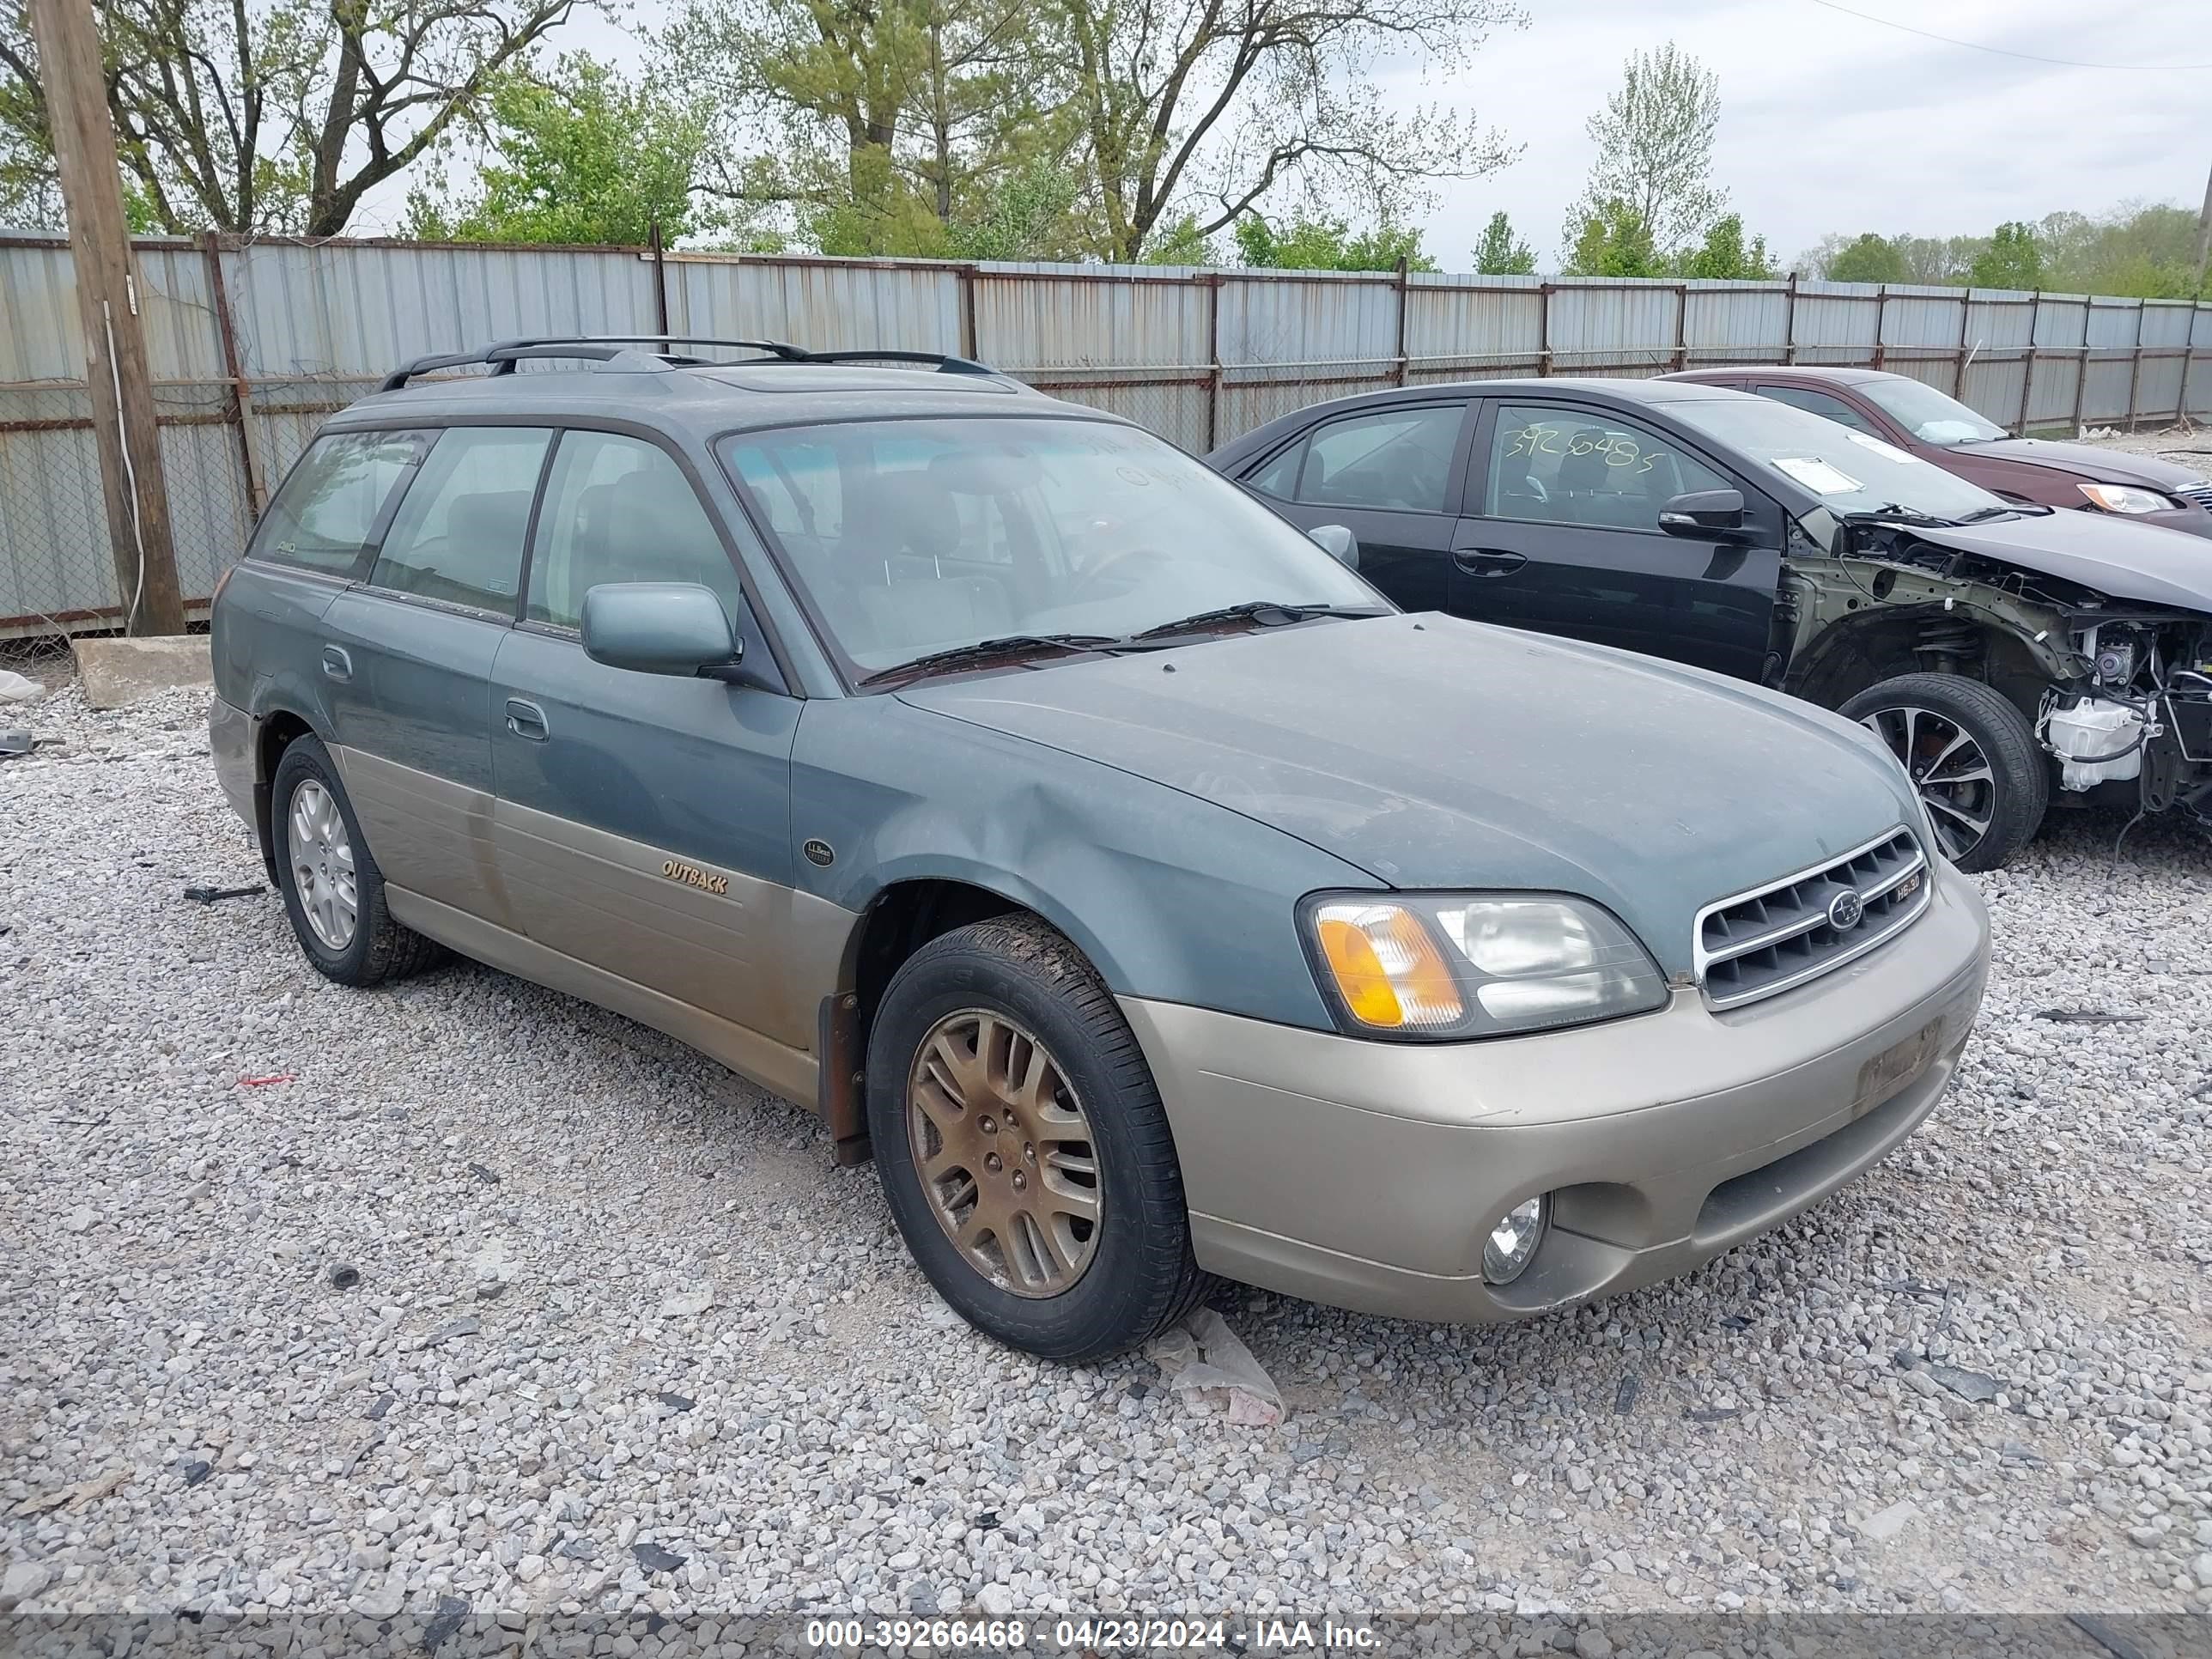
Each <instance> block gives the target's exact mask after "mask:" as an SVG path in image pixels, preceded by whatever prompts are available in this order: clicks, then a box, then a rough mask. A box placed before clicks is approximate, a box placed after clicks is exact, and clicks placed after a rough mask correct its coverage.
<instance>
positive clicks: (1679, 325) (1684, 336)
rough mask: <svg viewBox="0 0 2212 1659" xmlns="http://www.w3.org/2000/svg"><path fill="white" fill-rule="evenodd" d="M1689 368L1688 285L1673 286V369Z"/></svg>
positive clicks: (1676, 284)
mask: <svg viewBox="0 0 2212 1659" xmlns="http://www.w3.org/2000/svg"><path fill="white" fill-rule="evenodd" d="M1689 366H1690V285H1689V284H1688V283H1675V284H1674V367H1675V368H1677V369H1684V368H1688V367H1689Z"/></svg>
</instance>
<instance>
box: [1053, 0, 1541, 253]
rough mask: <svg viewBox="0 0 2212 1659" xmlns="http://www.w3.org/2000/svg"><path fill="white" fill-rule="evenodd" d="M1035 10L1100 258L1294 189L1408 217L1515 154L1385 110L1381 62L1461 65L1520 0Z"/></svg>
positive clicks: (1448, 125) (1148, 2)
mask: <svg viewBox="0 0 2212 1659" xmlns="http://www.w3.org/2000/svg"><path fill="white" fill-rule="evenodd" d="M1037 15H1038V16H1039V17H1040V18H1041V19H1042V25H1041V27H1040V31H1039V33H1040V39H1041V40H1042V42H1043V43H1044V46H1045V52H1044V55H1043V57H1042V58H1041V59H1040V64H1039V68H1040V78H1041V82H1042V84H1044V85H1046V86H1048V87H1049V88H1052V92H1053V95H1054V97H1055V98H1056V99H1058V100H1060V101H1059V103H1058V105H1057V107H1058V108H1060V109H1061V110H1062V111H1064V112H1065V113H1066V116H1067V117H1068V118H1069V120H1070V121H1071V123H1072V125H1073V131H1074V133H1075V135H1076V137H1075V141H1074V146H1073V149H1072V150H1071V157H1072V159H1073V161H1074V163H1075V165H1076V166H1077V167H1078V168H1079V171H1080V172H1081V173H1082V175H1083V179H1084V185H1085V205H1086V207H1087V208H1088V210H1090V211H1091V213H1092V214H1093V215H1094V216H1095V217H1096V220H1097V232H1096V236H1095V240H1094V245H1093V247H1092V252H1094V253H1095V254H1097V256H1098V257H1099V258H1106V259H1120V260H1127V259H1141V258H1146V255H1147V252H1148V250H1149V248H1150V246H1151V244H1152V239H1153V238H1154V236H1155V235H1157V234H1160V233H1161V231H1162V229H1163V228H1164V227H1170V226H1176V225H1179V224H1181V223H1182V222H1183V221H1184V220H1185V219H1186V217H1188V221H1189V228H1190V229H1191V230H1192V231H1193V232H1194V234H1195V235H1196V236H1197V237H1199V238H1201V239H1203V238H1206V237H1211V236H1212V235H1214V234H1217V233H1218V232H1220V231H1222V230H1225V229H1228V228H1230V227H1231V226H1233V225H1236V224H1237V223H1239V222H1241V221H1242V220H1243V219H1244V218H1245V216H1248V215H1249V214H1250V213H1252V212H1253V211H1255V210H1257V209H1258V208H1259V207H1260V206H1261V204H1262V203H1266V202H1273V201H1279V200H1281V199H1282V198H1283V197H1285V196H1286V195H1288V196H1291V197H1294V198H1296V199H1297V201H1298V203H1299V204H1300V207H1301V210H1303V211H1304V212H1306V213H1308V214H1310V215H1315V216H1319V215H1322V214H1323V213H1325V212H1326V211H1327V210H1329V209H1330V208H1331V207H1332V206H1333V205H1334V204H1336V203H1339V202H1340V201H1343V200H1346V199H1351V200H1355V201H1357V202H1358V204H1360V205H1361V206H1362V207H1363V209H1364V210H1368V211H1370V212H1372V213H1373V214H1374V216H1376V218H1377V219H1378V220H1382V221H1385V222H1389V221H1394V220H1399V219H1402V218H1404V217H1405V216H1407V213H1408V212H1409V211H1410V210H1412V209H1413V208H1414V207H1417V206H1419V205H1421V204H1425V201H1426V199H1427V196H1428V192H1429V191H1430V188H1431V185H1432V184H1433V181H1435V180H1436V179H1473V178H1479V177H1480V176H1482V175H1483V174H1485V173H1489V172H1491V171H1492V170H1494V169H1496V168H1498V167H1502V166H1504V164H1505V163H1506V162H1508V161H1510V160H1512V159H1513V156H1514V155H1515V154H1516V151H1515V150H1514V149H1513V148H1512V147H1511V146H1510V145H1508V144H1506V143H1504V141H1503V140H1502V139H1501V138H1500V137H1498V134H1497V133H1496V132H1494V131H1491V130H1489V129H1486V128H1485V127H1482V126H1481V125H1479V124H1478V123H1477V122H1476V121H1475V120H1474V118H1472V117H1462V116H1455V115H1453V114H1451V113H1450V112H1447V111H1444V110H1443V109H1440V108H1438V107H1437V106H1432V105H1431V106H1418V107H1413V108H1404V107H1396V108H1394V107H1390V106H1386V105H1385V103H1384V102H1383V98H1382V95H1381V94H1380V93H1379V92H1378V91H1377V89H1376V87H1375V84H1374V82H1373V78H1372V75H1371V71H1372V70H1373V68H1374V67H1375V65H1376V63H1377V62H1378V61H1379V60H1380V59H1382V58H1384V57H1385V56H1388V57H1390V58H1399V59H1403V58H1409V57H1410V58H1418V59H1420V60H1422V61H1423V62H1424V63H1425V64H1426V65H1427V66H1429V67H1430V68H1431V69H1433V70H1437V71H1438V72H1440V73H1444V74H1455V73H1457V72H1459V71H1460V70H1462V69H1463V68H1464V67H1465V65H1466V64H1467V63H1468V60H1469V58H1471V56H1472V54H1473V52H1474V50H1475V49H1476V48H1477V47H1478V46H1480V44H1481V43H1482V41H1483V40H1485V39H1486V37H1487V35H1488V33H1489V32H1490V31H1491V30H1492V28H1495V27H1499V26H1501V25H1505V24H1517V23H1518V22H1520V21H1522V19H1521V15H1520V13H1519V11H1518V10H1517V9H1516V7H1515V6H1514V5H1513V3H1512V0H1240V3H1237V4H1235V5H1225V4H1223V3H1221V0H1139V3H1129V0H1040V4H1039V6H1038V8H1037Z"/></svg>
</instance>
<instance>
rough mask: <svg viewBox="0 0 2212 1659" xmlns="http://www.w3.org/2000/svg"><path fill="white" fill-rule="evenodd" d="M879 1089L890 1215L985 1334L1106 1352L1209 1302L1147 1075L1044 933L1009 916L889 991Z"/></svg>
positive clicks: (873, 1063) (1123, 1028)
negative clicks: (1203, 1298) (1204, 1296)
mask: <svg viewBox="0 0 2212 1659" xmlns="http://www.w3.org/2000/svg"><path fill="white" fill-rule="evenodd" d="M867 1078H868V1083H867V1094H868V1133H869V1138H870V1139H871V1141H872V1144H873V1146H874V1150H875V1160H876V1168H877V1170H878V1171H879V1172H880V1174H881V1176H882V1178H883V1183H884V1198H885V1200H887V1201H888V1202H889V1204H890V1210H891V1215H892V1218H894V1219H895V1220H896V1222H897V1223H898V1228H899V1231H900V1233H901V1234H902V1236H903V1237H905V1239H906V1243H907V1248H908V1249H909V1250H910V1251H912V1252H913V1254H914V1258H915V1261H916V1262H918V1263H919V1264H920V1265H921V1270H922V1272H923V1273H926V1274H927V1275H928V1277H929V1281H930V1283H931V1284H933V1285H935V1286H936V1287H937V1290H938V1293H939V1295H940V1296H942V1297H944V1298H945V1301H946V1302H947V1303H948V1304H951V1306H952V1308H953V1309H954V1310H956V1311H957V1312H958V1313H959V1314H960V1315H961V1316H962V1317H963V1318H964V1319H966V1320H967V1321H968V1322H969V1324H971V1325H974V1326H975V1328H977V1329H979V1330H981V1331H983V1332H985V1333H987V1334H989V1335H992V1336H994V1337H996V1338H998V1339H999V1340H1000V1341H1001V1342H1004V1343H1006V1344H1008V1345H1009V1346H1012V1347H1017V1348H1021V1349H1024V1350H1026V1351H1027V1352H1030V1353H1033V1354H1036V1355H1038V1356H1040V1357H1041V1358H1047V1359H1059V1360H1084V1359H1097V1358H1104V1357H1106V1356H1107V1355H1109V1354H1114V1353H1119V1352H1121V1351H1122V1350H1124V1349H1126V1348H1130V1347H1133V1346H1136V1345H1137V1344H1138V1343H1140V1342H1142V1341H1144V1340H1146V1338H1148V1337H1150V1336H1152V1334H1155V1333H1156V1332H1158V1331H1159V1330H1160V1329H1162V1328H1164V1327H1165V1326H1167V1325H1170V1324H1171V1323H1173V1322H1175V1321H1176V1320H1177V1319H1179V1318H1181V1317H1182V1316H1183V1315H1184V1314H1185V1313H1187V1312H1188V1311H1189V1310H1190V1309H1191V1308H1192V1307H1193V1306H1194V1305H1195V1304H1196V1303H1197V1301H1198V1299H1199V1297H1200V1296H1201V1295H1202V1294H1203V1293H1204V1292H1205V1290H1206V1285H1207V1284H1208V1282H1209V1281H1208V1279H1207V1278H1206V1275H1205V1274H1204V1273H1200V1271H1199V1269H1198V1266H1197V1264H1196V1262H1195V1261H1193V1260H1192V1257H1191V1249H1190V1220H1189V1216H1188V1213H1187V1212H1186V1211H1185V1209H1184V1206H1183V1194H1182V1169H1181V1167H1180V1166H1179V1165H1178V1164H1176V1153H1175V1143H1174V1140H1173V1139H1172V1138H1171V1137H1170V1133H1169V1132H1168V1121H1167V1114H1166V1112H1165V1110H1164V1109H1163V1108H1162V1107H1161V1105H1160V1097H1159V1091H1158V1090H1157V1089H1156V1088H1155V1087H1154V1086H1153V1084H1152V1073H1151V1070H1150V1068H1148V1067H1147V1066H1146V1064H1145V1057H1144V1054H1143V1053H1142V1051H1141V1050H1140V1049H1139V1048H1138V1047H1137V1040H1136V1038H1135V1037H1134V1036H1132V1035H1131V1033H1130V1030H1129V1027H1128V1024H1127V1021H1125V1020H1124V1019H1123V1018H1121V1010H1120V1009H1118V1008H1116V1007H1115V1006H1114V999H1113V997H1112V996H1111V995H1110V994H1109V993H1108V991H1107V989H1106V987H1105V986H1104V985H1103V983H1102V982H1101V981H1100V980H1099V978H1098V975H1097V973H1096V972H1095V971H1094V970H1093V969H1092V968H1091V964H1090V963H1087V962H1085V960H1084V958H1083V956H1082V953H1081V952H1080V951H1077V950H1076V948H1075V946H1074V945H1072V944H1070V943H1069V942H1068V940H1067V939H1066V938H1064V937H1063V936H1062V935H1061V934H1060V933H1056V932H1055V931H1054V930H1053V929H1052V928H1050V927H1047V926H1046V925H1045V924H1044V923H1043V922H1042V921H1037V920H1036V918H1034V917H1016V916H1006V917H1000V918H995V919H994V920H992V921H981V922H977V923H975V925H973V926H972V927H963V928H960V929H958V930H957V931H956V932H953V933H946V934H945V935H943V936H942V937H941V938H939V939H933V940H931V941H930V942H929V943H928V944H927V945H924V946H923V947H922V948H921V950H919V951H915V954H914V955H913V956H912V957H909V958H908V960H907V961H906V963H904V964H903V965H902V967H901V968H900V969H899V970H898V972H897V973H896V975H893V976H892V979H891V982H890V986H889V987H888V988H887V989H886V990H885V992H884V1000H883V1005H882V1006H881V1008H880V1009H879V1010H878V1012H877V1015H876V1020H875V1027H874V1030H873V1031H872V1033H871V1035H870V1036H869V1039H868V1063H867Z"/></svg>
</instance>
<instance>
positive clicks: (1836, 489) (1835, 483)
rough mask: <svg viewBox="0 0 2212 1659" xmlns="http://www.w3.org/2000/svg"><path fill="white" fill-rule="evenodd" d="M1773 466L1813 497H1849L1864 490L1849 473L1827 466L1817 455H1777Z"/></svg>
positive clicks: (1863, 486)
mask: <svg viewBox="0 0 2212 1659" xmlns="http://www.w3.org/2000/svg"><path fill="white" fill-rule="evenodd" d="M1774 465H1776V466H1778V467H1779V468H1780V469H1781V470H1782V471H1784V472H1786V473H1788V474H1789V475H1790V477H1793V478H1795V479H1796V480H1797V482H1798V483H1801V484H1803V485H1804V486H1805V488H1806V489H1809V490H1811V491H1813V492H1814V494H1815V495H1850V494H1852V493H1853V492H1854V491H1856V490H1860V489H1865V488H1866V486H1865V485H1863V484H1862V483H1860V482H1859V481H1858V480H1857V478H1854V477H1851V475H1850V473H1848V472H1844V471H1839V470H1838V469H1837V468H1835V467H1833V466H1831V465H1828V463H1827V462H1826V461H1824V460H1822V459H1820V457H1819V456H1818V455H1778V456H1776V457H1775V458H1774Z"/></svg>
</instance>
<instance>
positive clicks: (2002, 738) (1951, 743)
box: [1837, 674, 2051, 873]
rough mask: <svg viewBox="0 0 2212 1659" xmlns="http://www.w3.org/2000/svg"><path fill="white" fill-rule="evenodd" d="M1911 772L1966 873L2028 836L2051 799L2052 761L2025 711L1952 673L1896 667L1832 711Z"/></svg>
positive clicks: (1996, 860)
mask: <svg viewBox="0 0 2212 1659" xmlns="http://www.w3.org/2000/svg"><path fill="white" fill-rule="evenodd" d="M1837 712H1838V713H1839V714H1842V715H1843V716H1844V718H1845V719H1846V720H1857V721H1858V722H1859V724H1860V725H1862V726H1866V727H1867V728H1868V729H1869V731H1871V732H1874V733H1875V735H1876V736H1877V737H1879V738H1881V740H1882V741H1883V742H1884V743H1886V744H1888V746H1889V750H1890V752H1891V753H1892V754H1893V755H1895V756H1896V757H1897V758H1898V759H1899V762H1901V763H1903V764H1904V766H1905V769H1906V770H1907V771H1908V772H1910V773H1911V774H1912V778H1913V787H1915V788H1916V789H1917V791H1918V792H1919V794H1920V799H1921V800H1922V802H1923V804H1924V805H1926V806H1927V808H1928V816H1929V819H1930V820H1932V821H1933V823H1935V826H1936V843H1937V846H1938V848H1940V850H1941V851H1942V854H1943V855H1944V856H1945V857H1947V858H1948V859H1949V860H1951V862H1952V863H1954V864H1955V865H1957V866H1959V868H1960V869H1961V870H1964V871H1966V872H1970V873H1971V872H1975V871H1980V870H1995V869H1996V868H1998V867H1999V866H2002V865H2003V864H2005V863H2006V862H2007V861H2008V860H2010V859H2011V858H2012V856H2013V854H2015V853H2017V852H2019V851H2020V849H2021V848H2023V847H2025V846H2027V843H2028V841H2029V840H2030V839H2031V838H2032V837H2033V836H2034V834H2035V832H2036V830H2037V829H2038V828H2039V826H2040V825H2041V824H2042V823H2043V815H2044V813H2045V811H2047V810H2048V809H2049V807H2050V805H2051V763H2050V762H2049V761H2048V760H2047V759H2046V758H2045V756H2044V753H2043V750H2042V748H2041V746H2040V745H2039V744H2037V742H2036V740H2035V732H2034V728H2033V727H2032V726H2029V725H2028V723H2027V716H2025V715H2023V714H2021V712H2020V710H2019V709H2017V708H2014V707H2013V706H2012V703H2011V702H2010V701H2009V700H2008V699H2007V698H2006V697H2005V696H2004V695H2003V694H2002V692H2000V691H1998V690H1996V689H1995V688H1994V687H1992V686H1989V685H1985V684H1983V683H1982V682H1981V681H1979V680H1970V679H1968V678H1966V677H1965V676H1964V675H1960V674H1899V675H1898V676H1897V677H1896V678H1894V679H1887V680H1884V681H1882V682H1881V684H1879V685H1870V686H1869V687H1868V688H1867V689H1866V690H1863V691H1862V692H1860V693H1859V694H1858V696H1855V697H1853V698H1852V699H1851V700H1850V702H1846V703H1845V704H1844V706H1843V707H1842V708H1840V709H1838V711H1837Z"/></svg>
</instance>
